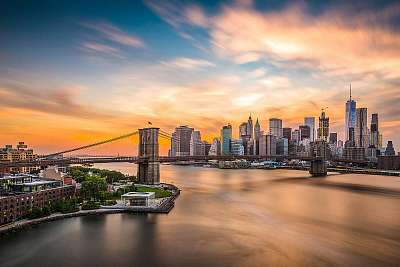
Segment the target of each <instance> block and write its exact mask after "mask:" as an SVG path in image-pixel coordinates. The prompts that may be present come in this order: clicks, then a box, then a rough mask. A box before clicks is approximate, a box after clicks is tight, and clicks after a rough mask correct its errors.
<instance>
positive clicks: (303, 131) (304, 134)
mask: <svg viewBox="0 0 400 267" xmlns="http://www.w3.org/2000/svg"><path fill="white" fill-rule="evenodd" d="M299 131H300V141H301V140H303V139H310V140H312V139H311V130H310V126H308V125H300V126H299Z"/></svg>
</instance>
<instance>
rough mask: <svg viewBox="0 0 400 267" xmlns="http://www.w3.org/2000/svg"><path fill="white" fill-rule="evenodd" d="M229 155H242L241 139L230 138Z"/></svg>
mask: <svg viewBox="0 0 400 267" xmlns="http://www.w3.org/2000/svg"><path fill="white" fill-rule="evenodd" d="M230 152H231V155H234V156H243V155H244V146H243V141H242V139H231V151H230Z"/></svg>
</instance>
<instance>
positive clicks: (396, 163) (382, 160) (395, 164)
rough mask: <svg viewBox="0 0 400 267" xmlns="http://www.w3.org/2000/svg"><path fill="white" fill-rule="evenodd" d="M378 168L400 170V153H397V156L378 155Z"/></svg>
mask: <svg viewBox="0 0 400 267" xmlns="http://www.w3.org/2000/svg"><path fill="white" fill-rule="evenodd" d="M378 169H381V170H400V155H397V156H378Z"/></svg>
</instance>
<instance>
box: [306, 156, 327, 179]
mask: <svg viewBox="0 0 400 267" xmlns="http://www.w3.org/2000/svg"><path fill="white" fill-rule="evenodd" d="M310 174H311V175H312V176H313V177H323V176H326V175H327V174H328V172H327V168H326V161H325V159H324V158H315V159H313V160H311V166H310Z"/></svg>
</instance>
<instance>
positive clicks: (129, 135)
mask: <svg viewBox="0 0 400 267" xmlns="http://www.w3.org/2000/svg"><path fill="white" fill-rule="evenodd" d="M138 133H139V131H135V132H132V133H128V134H124V135H121V136H117V137H114V138H111V139H107V140H103V141H100V142H96V143H93V144H90V145H85V146H80V147H76V148H72V149H68V150H64V151H60V152H57V153H52V154H48V155H44V156H41V157H39V158H37V160H40V159H46V158H49V157H54V156H58V155H61V154H65V153H69V152H74V151H78V150H82V149H86V148H90V147H94V146H98V145H103V144H107V143H111V142H114V141H117V140H121V139H125V138H128V137H131V136H134V135H137V134H138Z"/></svg>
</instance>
